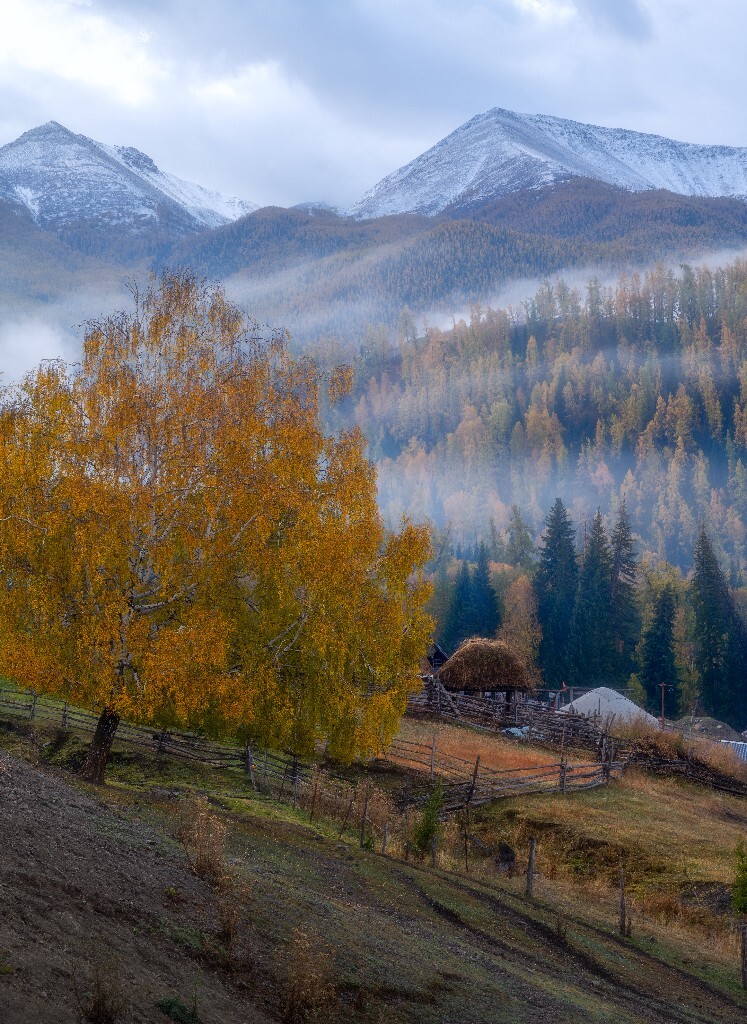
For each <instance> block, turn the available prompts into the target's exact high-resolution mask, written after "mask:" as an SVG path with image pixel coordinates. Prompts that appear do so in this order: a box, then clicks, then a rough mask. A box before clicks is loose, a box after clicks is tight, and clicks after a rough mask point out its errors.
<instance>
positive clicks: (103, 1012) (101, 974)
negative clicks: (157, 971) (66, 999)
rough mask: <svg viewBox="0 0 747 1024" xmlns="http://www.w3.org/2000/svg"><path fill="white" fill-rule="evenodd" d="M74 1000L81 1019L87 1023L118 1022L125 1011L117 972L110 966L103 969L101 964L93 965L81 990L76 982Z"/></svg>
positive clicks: (125, 1001)
mask: <svg viewBox="0 0 747 1024" xmlns="http://www.w3.org/2000/svg"><path fill="white" fill-rule="evenodd" d="M75 1001H76V1003H77V1004H78V1012H79V1013H80V1016H81V1019H82V1020H84V1021H87V1022H88V1024H118V1022H119V1021H121V1020H123V1019H124V1016H125V1013H126V1011H127V1000H126V999H125V996H124V992H123V990H122V985H121V982H120V980H119V974H118V972H117V971H116V969H112V968H110V969H108V970H104V968H103V967H102V966H101V964H95V965H94V967H93V970H92V972H91V977H90V979H89V981H88V983H87V986H86V988H85V989H84V990H83V991H82V992H81V991H80V990H79V988H78V985H77V983H76V987H75Z"/></svg>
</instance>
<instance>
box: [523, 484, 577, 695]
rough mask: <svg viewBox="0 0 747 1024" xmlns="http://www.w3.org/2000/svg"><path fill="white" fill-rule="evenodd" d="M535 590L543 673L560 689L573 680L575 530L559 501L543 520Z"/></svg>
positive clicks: (575, 571)
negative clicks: (571, 636)
mask: <svg viewBox="0 0 747 1024" xmlns="http://www.w3.org/2000/svg"><path fill="white" fill-rule="evenodd" d="M534 588H535V593H536V594H537V615H538V618H539V621H540V625H541V626H542V641H541V643H540V650H539V659H540V664H541V666H542V672H543V674H544V677H545V681H546V683H547V685H548V686H553V687H554V686H560V684H561V683H562V682H570V681H571V677H572V673H571V650H570V644H569V638H570V635H571V623H572V621H573V609H574V607H575V603H576V591H577V589H578V565H577V562H576V545H575V530H574V529H573V523H572V522H571V519H570V516H569V515H568V511H567V509H566V507H565V505H564V504H563V502H562V501H561V500H560V498H558V499H557V500H556V502H555V504H554V505H553V507H552V508H551V509H550V512H549V514H548V516H547V519H546V520H545V533H544V536H543V538H542V547H541V548H540V555H539V565H538V567H537V574H536V576H535V579H534Z"/></svg>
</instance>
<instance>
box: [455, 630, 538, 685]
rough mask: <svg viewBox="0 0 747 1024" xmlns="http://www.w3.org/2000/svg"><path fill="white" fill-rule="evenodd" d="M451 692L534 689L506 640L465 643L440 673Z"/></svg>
mask: <svg viewBox="0 0 747 1024" xmlns="http://www.w3.org/2000/svg"><path fill="white" fill-rule="evenodd" d="M437 676H438V678H439V679H440V680H441V682H442V683H443V685H444V686H445V687H446V689H447V690H471V691H475V690H481V691H485V690H504V691H507V690H531V689H533V685H532V680H531V679H530V676H529V673H528V672H527V669H526V666H525V665H524V662H523V661H522V660H521V658H519V656H518V655H517V654H516V653H515V652H514V651H513V650H512V649H511V648H510V647H509V646H508V644H506V643H504V642H503V641H502V640H482V639H480V637H473V639H471V640H465V641H464V643H463V644H462V645H461V647H460V648H459V650H458V651H457V652H456V654H453V655H452V656H451V657H450V658H449V660H448V661H447V662H446V664H445V665H442V667H441V668H440V669H439V670H438V672H437Z"/></svg>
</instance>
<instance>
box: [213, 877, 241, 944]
mask: <svg viewBox="0 0 747 1024" xmlns="http://www.w3.org/2000/svg"><path fill="white" fill-rule="evenodd" d="M248 896H249V889H248V887H247V886H246V885H245V884H243V883H241V882H239V881H237V879H236V878H235V877H234V876H233V875H230V874H227V873H226V874H224V875H222V876H221V877H220V878H219V880H218V891H217V893H216V898H217V905H216V909H217V912H218V927H219V936H220V939H221V942H222V943H223V944H224V946H225V947H226V952H227V953H228V956H229V958H231V957H233V954H234V951H235V948H236V943H237V941H238V938H239V932H240V930H241V923H242V921H243V918H244V909H245V906H246V901H247V899H248Z"/></svg>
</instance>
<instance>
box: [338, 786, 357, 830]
mask: <svg viewBox="0 0 747 1024" xmlns="http://www.w3.org/2000/svg"><path fill="white" fill-rule="evenodd" d="M354 803H355V793H353V795H352V796H351V797H350V803H349V804H348V809H347V811H346V812H345V817H344V818H343V821H342V828H341V829H340V835H339V836H338V839H342V833H343V832H344V831H345V829H346V828H347V827H348V818H349V817H350V812H351V811H352V809H353V804H354Z"/></svg>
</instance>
